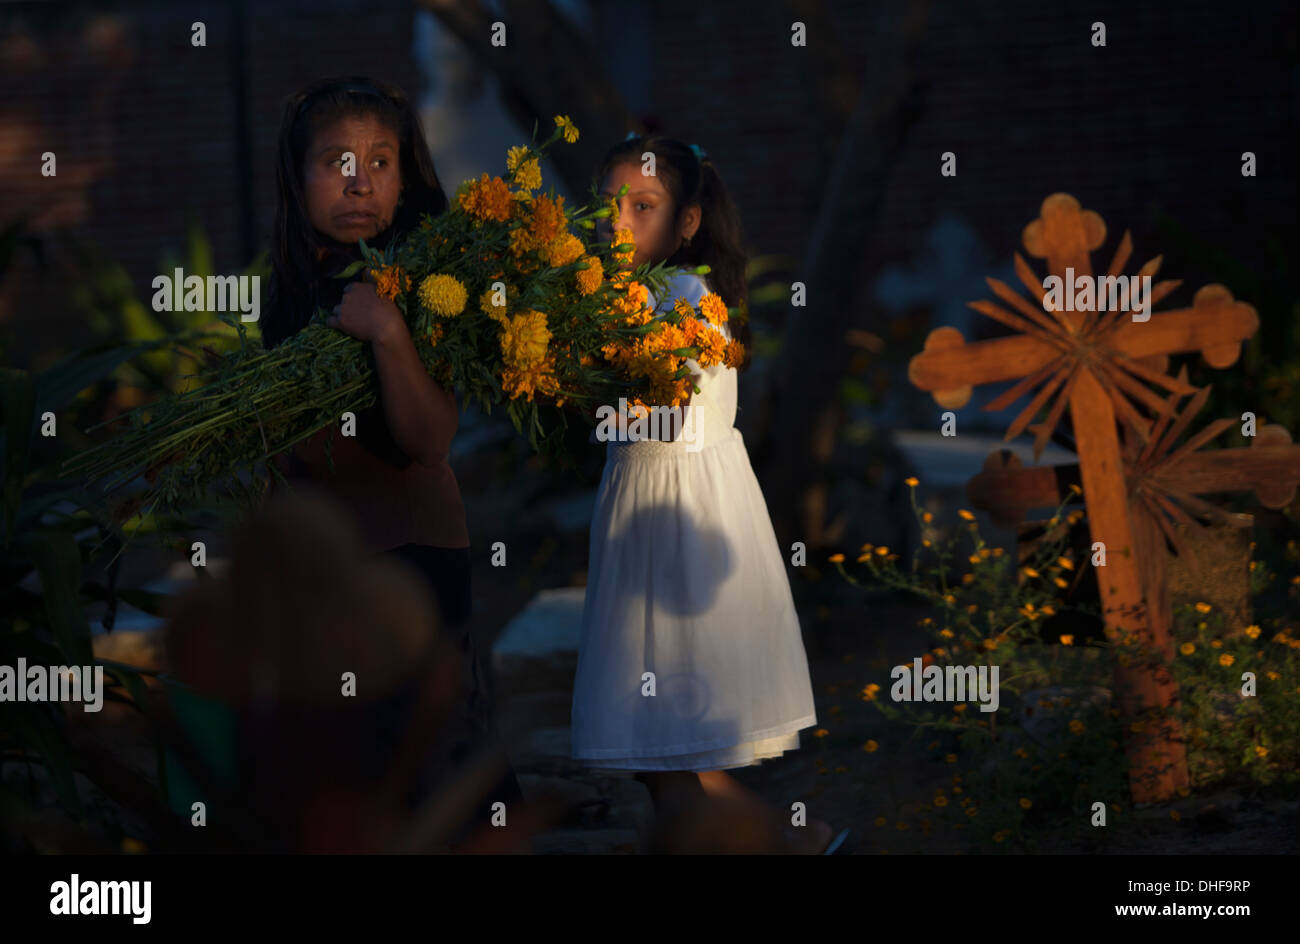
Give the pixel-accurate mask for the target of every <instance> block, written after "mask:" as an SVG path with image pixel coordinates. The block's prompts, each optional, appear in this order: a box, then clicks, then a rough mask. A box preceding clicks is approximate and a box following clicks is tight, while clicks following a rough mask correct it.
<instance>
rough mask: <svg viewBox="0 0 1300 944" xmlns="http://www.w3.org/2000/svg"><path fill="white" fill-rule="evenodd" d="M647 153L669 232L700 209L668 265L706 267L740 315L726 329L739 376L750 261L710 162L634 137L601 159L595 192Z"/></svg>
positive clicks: (671, 142)
mask: <svg viewBox="0 0 1300 944" xmlns="http://www.w3.org/2000/svg"><path fill="white" fill-rule="evenodd" d="M647 151H648V152H650V153H652V154H654V155H655V173H656V174H657V175H658V177H659V179H660V181H661V182H662V183H663V185H664V189H665V190H667V191H668V193H669V195H670V196H671V197H672V199H673V207H674V215H673V226H674V228H675V227H676V226H677V224H678V223H679V222H680V221H681V215H682V213H683V212H685V210H686V208H687V207H689V206H692V205H696V206H698V207H699V208H700V227H699V229H698V230H696V232H695V235H694V236H692V237H691V240H690V243H689V245H687V244H683V245H682V246H681V248H679V249H678V250H677V252H675V253H674V254H673V255H672V256H671V257H669V259H668V260H667V264H668V265H673V266H698V265H707V266H708V267H709V270H710V271H709V274H708V276H707V279H708V281H709V286H710V287H711V288H712V289H713V291H715V292H717V293H718V295H719V296H721V298H722V300H723V301H724V302H726V303H727V307H728V308H739V309H740V317H738V318H733V319H731V322H730V325H729V326H730V328H731V330H732V336H733V337H735V338H736V340H738V341H739V342H740V343H741V344H743V345H744V346H745V360H744V363H742V364H741V365H740V369H741V370H744V369H745V368H747V367H748V366H749V363H750V347H751V344H752V340H753V335H752V333H751V331H750V329H749V290H748V288H747V286H746V284H745V264H746V263H747V262H748V260H749V256H748V253H746V252H745V249H744V248H743V246H742V245H741V233H740V215H739V214H738V213H737V212H736V207H735V204H733V203H732V202H731V197H730V196H728V195H727V188H726V187H725V186H724V185H723V183H722V178H721V177H720V176H718V171H717V168H715V167H714V166H713V161H711V160H709V158H708V155H703V154H701V155H697V153H696V150H695V149H694V148H692V147H691V146H690V145H688V144H684V143H683V142H681V141H678V140H677V139H676V138H669V137H665V136H664V135H660V134H652V135H648V136H644V137H641V136H634V137H630V138H628V139H627V140H625V141H621V142H620V143H618V144H616V145H614V146H613V147H612V148H610V149H609V151H608V152H607V153H606V154H605V159H604V161H602V162H601V165H600V170H599V172H598V173H597V175H596V186H597V188H599V187H600V183H601V181H603V180H604V179H605V176H606V175H607V174H608V173H609V171H610V170H611V168H613V167H614V165H616V164H622V163H635V164H640V163H641V155H642V154H645V153H646V152H647Z"/></svg>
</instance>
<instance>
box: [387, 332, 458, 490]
mask: <svg viewBox="0 0 1300 944" xmlns="http://www.w3.org/2000/svg"><path fill="white" fill-rule="evenodd" d="M370 346H371V349H372V350H373V351H374V353H375V369H376V371H377V372H378V374H379V389H380V401H381V402H382V403H383V406H384V416H385V418H386V419H387V420H388V428H389V429H390V430H392V433H393V439H394V440H396V442H397V444H398V445H399V446H401V447H402V451H404V452H405V453H406V454H407V455H408V456H410V457H411V458H412V459H414V460H415V461H416V462H418V463H420V464H421V465H424V466H434V465H438V464H439V463H442V462H446V461H447V457H448V455H450V453H451V440H452V437H453V436H455V435H456V427H457V426H458V425H459V422H460V417H459V413H458V411H457V409H456V397H455V395H454V394H452V393H449V392H448V391H446V390H443V389H442V387H440V386H438V384H437V383H435V382H434V380H433V378H432V377H430V376H429V375H428V373H427V372H426V371H425V369H424V365H423V364H422V363H421V362H420V355H419V354H417V353H416V351H415V344H414V342H412V340H411V333H410V331H408V330H407V328H406V323H405V322H403V321H402V320H401V319H400V318H399V319H396V320H395V321H393V322H391V324H390V327H389V328H388V330H386V331H384V332H383V333H381V334H379V335H378V336H376V337H375V339H374V340H373V341H372V342H371V345H370Z"/></svg>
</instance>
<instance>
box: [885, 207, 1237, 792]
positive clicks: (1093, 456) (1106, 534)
mask: <svg viewBox="0 0 1300 944" xmlns="http://www.w3.org/2000/svg"><path fill="white" fill-rule="evenodd" d="M1105 237H1106V225H1105V222H1104V221H1103V220H1102V218H1101V217H1100V216H1099V215H1098V214H1097V213H1095V212H1093V211H1091V210H1089V211H1084V210H1083V209H1082V208H1081V207H1080V206H1079V202H1078V200H1076V199H1075V198H1074V197H1072V196H1070V195H1069V194H1066V193H1056V194H1052V195H1051V196H1049V197H1048V198H1047V199H1045V200H1044V201H1043V204H1042V208H1041V211H1040V216H1039V218H1038V219H1036V220H1034V221H1032V222H1031V223H1030V224H1029V225H1028V226H1026V227H1025V230H1024V233H1023V237H1022V241H1023V243H1024V246H1025V249H1026V250H1027V251H1028V253H1029V254H1030V255H1032V256H1034V257H1036V258H1039V259H1046V260H1047V268H1048V271H1049V273H1050V274H1052V275H1055V276H1057V277H1058V278H1061V279H1065V278H1066V275H1067V272H1066V270H1067V269H1072V270H1073V272H1074V273H1075V274H1076V276H1084V277H1091V276H1092V261H1091V255H1090V254H1091V252H1092V251H1093V250H1095V249H1097V248H1098V247H1100V246H1101V244H1102V242H1103V241H1104V240H1105ZM1132 248H1133V247H1132V240H1131V239H1130V237H1129V234H1128V233H1127V232H1125V233H1124V236H1123V238H1122V239H1121V240H1120V243H1119V246H1118V248H1117V249H1116V252H1115V255H1114V257H1113V259H1112V260H1111V264H1110V267H1109V269H1108V272H1107V275H1108V276H1111V277H1114V276H1118V275H1120V274H1121V272H1122V270H1123V269H1124V267H1125V266H1126V265H1127V263H1128V260H1129V256H1130V255H1131V254H1132ZM1160 262H1161V259H1160V257H1159V256H1157V257H1156V258H1154V259H1152V260H1151V261H1149V262H1147V263H1146V264H1145V265H1144V266H1142V267H1141V269H1139V270H1138V277H1139V278H1141V277H1143V276H1152V277H1153V276H1154V275H1155V274H1156V272H1157V271H1158V270H1159V268H1160ZM1015 267H1016V274H1017V275H1018V276H1019V278H1020V281H1021V282H1022V283H1023V284H1024V286H1025V288H1026V289H1027V290H1028V291H1029V294H1030V296H1031V298H1032V299H1033V300H1034V302H1033V303H1031V302H1030V301H1028V300H1026V299H1025V298H1024V297H1023V296H1021V295H1020V294H1018V293H1017V292H1015V291H1014V290H1012V289H1011V288H1010V286H1008V285H1006V284H1004V283H1002V282H1000V281H998V280H997V279H987V280H986V281H987V282H988V284H989V287H990V288H991V289H992V290H993V292H994V294H995V295H997V296H998V298H999V299H1001V300H1002V301H1003V302H1005V303H1006V304H1007V305H1008V306H1010V309H1011V310H1009V309H1008V308H1004V307H1002V306H1001V305H998V304H997V303H996V302H989V301H979V302H971V303H970V304H971V307H973V308H975V309H976V310H977V311H979V312H981V313H983V314H985V315H987V316H989V317H991V318H994V319H995V320H997V321H999V322H1001V323H1002V324H1004V325H1007V326H1008V327H1010V328H1012V329H1013V330H1015V331H1016V332H1018V333H1017V334H1015V335H1012V336H1010V337H1006V338H996V339H993V340H989V341H979V342H976V343H973V344H966V342H965V339H964V338H963V337H962V336H961V334H960V332H958V331H956V330H954V329H952V328H937V329H935V330H934V331H932V332H930V335H929V337H927V338H926V341H925V349H924V350H923V351H922V352H921V353H920V354H918V355H916V356H915V357H914V358H912V360H911V363H910V364H909V365H908V378H909V379H910V380H911V382H912V383H913V385H915V386H916V387H918V388H920V389H922V390H928V391H931V392H932V394H933V395H934V398H935V401H936V402H937V403H939V405H940V406H943V407H948V408H952V409H956V408H959V407H961V406H964V405H965V404H966V402H967V401H968V400H969V399H970V395H971V391H972V388H973V386H974V385H975V384H983V383H994V382H997V381H1002V380H1014V379H1018V380H1019V382H1018V383H1016V384H1015V385H1014V386H1013V387H1012V388H1011V389H1010V390H1008V391H1007V392H1006V393H1005V394H1003V395H1002V396H1000V397H998V398H997V399H995V400H994V401H993V402H992V403H990V404H988V406H986V407H985V409H987V410H999V409H1003V408H1004V407H1006V406H1007V405H1009V404H1010V403H1012V402H1015V401H1016V400H1017V399H1019V398H1020V397H1021V396H1023V395H1025V394H1026V393H1028V392H1029V391H1030V390H1032V389H1034V388H1035V387H1038V388H1039V389H1038V392H1037V393H1036V394H1035V395H1034V397H1033V398H1032V399H1031V400H1030V402H1029V404H1028V405H1027V406H1026V407H1025V409H1024V410H1023V411H1022V412H1021V413H1020V415H1019V416H1017V417H1016V418H1015V420H1013V421H1012V423H1011V426H1010V428H1009V429H1008V430H1007V438H1008V439H1010V438H1012V437H1014V436H1017V435H1019V434H1020V433H1021V432H1022V431H1023V430H1024V429H1026V428H1027V427H1028V428H1031V429H1032V430H1033V431H1034V432H1036V434H1037V435H1036V437H1035V442H1034V452H1035V455H1037V454H1038V453H1040V452H1041V451H1042V447H1043V446H1044V445H1045V444H1046V442H1047V440H1048V439H1049V438H1050V437H1051V434H1052V432H1053V431H1054V430H1055V428H1056V425H1057V423H1059V422H1060V419H1061V416H1062V414H1063V413H1064V411H1065V408H1066V407H1067V406H1068V407H1069V409H1070V418H1071V422H1072V425H1073V428H1074V437H1075V443H1076V450H1077V452H1078V455H1079V460H1080V461H1079V465H1080V473H1081V478H1082V483H1083V498H1084V502H1085V504H1086V506H1087V511H1088V519H1089V523H1090V526H1091V529H1092V536H1093V540H1094V541H1101V542H1102V543H1103V544H1105V546H1106V554H1107V565H1106V566H1105V567H1100V568H1098V569H1097V571H1096V573H1097V585H1098V590H1099V593H1100V596H1101V604H1102V612H1103V618H1104V620H1105V623H1106V632H1107V636H1108V637H1110V638H1112V639H1125V638H1134V639H1136V640H1137V641H1138V643H1139V645H1140V647H1141V648H1142V649H1143V650H1145V651H1146V652H1150V653H1165V652H1170V653H1171V652H1172V640H1171V639H1170V638H1169V633H1168V629H1167V627H1166V628H1165V629H1164V630H1163V632H1162V631H1161V628H1160V627H1159V626H1158V625H1153V624H1152V621H1151V620H1150V618H1149V616H1148V614H1147V612H1146V607H1145V601H1144V594H1143V579H1142V578H1143V568H1144V567H1145V566H1146V565H1145V564H1144V563H1141V562H1140V558H1141V557H1142V556H1144V554H1143V550H1144V548H1145V547H1146V546H1147V541H1146V539H1145V537H1144V538H1143V541H1142V543H1141V544H1139V543H1138V540H1137V536H1136V535H1135V533H1134V527H1133V524H1132V521H1131V519H1130V515H1129V501H1128V494H1127V483H1126V480H1125V476H1124V469H1123V456H1122V454H1121V451H1120V440H1119V430H1118V424H1117V423H1116V419H1117V417H1118V418H1121V419H1123V420H1125V421H1126V422H1127V423H1128V424H1129V426H1130V427H1131V428H1133V429H1134V430H1135V431H1136V432H1137V433H1138V435H1139V437H1149V436H1150V435H1151V433H1152V432H1153V430H1152V426H1151V420H1149V419H1148V418H1147V417H1145V416H1143V415H1142V414H1141V412H1140V411H1139V409H1138V404H1141V405H1142V406H1145V407H1146V408H1147V409H1148V410H1150V411H1151V412H1153V413H1156V414H1164V413H1166V412H1167V411H1168V410H1169V409H1170V401H1169V400H1166V399H1164V398H1162V397H1161V396H1159V395H1158V394H1157V393H1156V392H1155V391H1153V390H1152V389H1151V387H1150V386H1149V385H1150V384H1154V385H1156V386H1159V387H1162V388H1163V389H1164V390H1166V391H1168V392H1170V393H1176V394H1181V395H1186V394H1189V393H1192V392H1193V391H1192V389H1191V388H1190V387H1188V386H1187V385H1186V383H1185V382H1182V381H1179V380H1176V379H1175V378H1173V377H1169V376H1166V375H1165V374H1164V373H1163V371H1164V370H1165V369H1166V365H1167V362H1168V361H1167V359H1168V355H1170V354H1177V353H1182V352H1186V351H1200V352H1201V355H1202V357H1203V358H1204V359H1205V360H1206V362H1208V363H1209V364H1211V365H1212V366H1214V367H1227V366H1230V365H1231V364H1232V363H1233V362H1235V361H1236V359H1237V357H1238V356H1239V353H1240V348H1241V343H1242V342H1243V341H1244V340H1245V339H1247V338H1249V337H1250V336H1251V335H1252V334H1253V333H1254V332H1255V331H1256V329H1257V328H1258V327H1259V318H1258V316H1257V315H1256V313H1255V310H1254V309H1253V308H1252V307H1251V306H1249V305H1246V304H1244V303H1241V302H1236V301H1234V300H1233V298H1232V295H1231V293H1230V292H1229V291H1228V290H1227V289H1226V288H1224V287H1223V286H1219V285H1208V286H1205V287H1204V288H1202V289H1201V290H1200V291H1198V292H1197V293H1196V295H1195V297H1194V299H1193V304H1192V307H1191V308H1184V309H1178V310H1174V311H1168V312H1163V313H1160V314H1154V313H1151V314H1150V316H1149V318H1147V319H1146V320H1141V321H1136V320H1133V318H1132V317H1131V312H1130V311H1129V309H1128V308H1127V307H1125V306H1117V310H1114V311H1067V310H1063V309H1064V307H1065V306H1061V307H1060V308H1058V307H1057V306H1056V305H1049V304H1045V298H1046V294H1047V292H1046V289H1045V288H1044V285H1043V282H1042V280H1040V279H1038V278H1037V276H1035V274H1034V272H1033V270H1032V269H1030V267H1029V264H1028V263H1027V262H1025V261H1024V259H1023V258H1021V256H1020V254H1019V253H1016V254H1015ZM1180 284H1181V282H1180V281H1177V280H1175V281H1163V282H1158V283H1156V284H1155V285H1154V286H1153V288H1152V291H1151V293H1150V295H1149V296H1147V304H1148V306H1154V305H1155V304H1156V303H1158V302H1159V301H1160V300H1161V299H1163V298H1164V297H1165V296H1167V295H1168V294H1169V293H1170V292H1172V291H1173V290H1174V289H1175V288H1177V287H1178V286H1179V285H1180ZM1035 303H1036V304H1035ZM1040 385H1041V386H1040ZM1053 395H1055V401H1054V402H1053V403H1052V404H1051V406H1050V408H1048V412H1047V416H1046V419H1045V420H1044V422H1042V423H1040V424H1037V425H1036V426H1034V427H1030V425H1029V424H1030V421H1031V420H1032V419H1033V418H1034V416H1035V415H1036V414H1037V413H1038V412H1039V410H1041V409H1043V408H1044V407H1046V406H1047V404H1048V401H1049V400H1050V399H1051V398H1052V397H1053ZM1157 634H1159V635H1157ZM1126 663H1127V664H1126ZM1115 689H1116V695H1117V699H1118V701H1119V704H1120V711H1121V713H1122V715H1123V716H1124V717H1125V719H1126V720H1129V721H1130V723H1131V726H1130V727H1129V728H1128V731H1129V738H1128V742H1127V743H1126V746H1125V747H1126V754H1127V756H1128V759H1129V783H1130V789H1131V791H1132V794H1133V799H1134V802H1135V803H1152V802H1157V801H1160V800H1165V799H1168V798H1170V797H1171V796H1173V795H1174V793H1175V792H1176V791H1177V790H1178V789H1179V788H1180V787H1185V786H1187V785H1188V775H1187V756H1186V750H1185V747H1184V744H1183V739H1182V737H1181V730H1180V729H1181V726H1180V725H1179V724H1177V722H1176V720H1174V719H1173V717H1172V714H1171V715H1170V717H1159V716H1160V715H1161V714H1162V713H1163V712H1165V711H1167V710H1168V709H1171V708H1174V707H1176V705H1177V698H1178V687H1177V683H1176V682H1175V681H1174V679H1173V676H1172V674H1171V673H1170V672H1169V671H1168V670H1167V667H1161V666H1158V665H1153V664H1152V663H1150V662H1146V661H1142V660H1139V661H1138V662H1137V663H1133V662H1132V661H1130V660H1125V659H1120V660H1118V661H1117V664H1116V667H1115ZM1153 718H1158V720H1154V721H1153V720H1151V719H1153ZM1137 721H1142V722H1143V725H1142V726H1138V725H1136V724H1133V723H1132V722H1137Z"/></svg>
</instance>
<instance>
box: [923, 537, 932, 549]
mask: <svg viewBox="0 0 1300 944" xmlns="http://www.w3.org/2000/svg"><path fill="white" fill-rule="evenodd" d="M921 546H922V547H929V546H930V539H929V538H922V539H921Z"/></svg>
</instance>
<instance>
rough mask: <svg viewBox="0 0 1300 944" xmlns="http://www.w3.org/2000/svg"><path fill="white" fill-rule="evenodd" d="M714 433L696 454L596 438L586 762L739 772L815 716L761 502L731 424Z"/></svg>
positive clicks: (585, 654) (795, 622) (578, 708)
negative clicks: (601, 448)
mask: <svg viewBox="0 0 1300 944" xmlns="http://www.w3.org/2000/svg"><path fill="white" fill-rule="evenodd" d="M733 373H734V372H733ZM697 402H698V403H699V404H700V405H701V406H709V404H707V402H705V398H704V397H699V398H697ZM709 415H717V414H716V411H711V412H710V414H709ZM714 428H715V434H714V435H713V436H712V437H710V438H709V439H708V440H707V442H706V443H705V444H704V445H703V446H702V448H698V449H695V450H691V449H687V448H685V447H684V446H683V444H682V443H681V442H674V441H665V442H660V441H655V440H642V441H636V442H611V443H609V444H608V446H607V450H608V451H607V456H606V463H605V468H604V471H603V473H602V476H601V482H600V487H599V490H598V492H597V498H596V505H595V510H594V513H593V517H592V523H591V554H590V566H589V568H588V578H587V592H586V603H585V607H584V611H583V623H582V636H581V642H580V646H579V650H578V668H577V675H576V678H575V680H574V693H573V711H572V724H573V756H574V757H575V758H576V759H578V760H581V761H583V762H584V763H585V764H586V765H587V766H590V767H593V768H597V769H600V768H608V769H611V770H697V771H698V770H721V769H726V768H731V767H743V766H748V765H751V764H755V763H758V762H759V761H761V760H764V759H766V758H770V757H777V756H780V755H781V754H782V753H784V752H785V751H788V750H794V749H796V748H798V746H799V731H800V730H801V729H803V728H806V727H810V726H812V725H815V724H816V723H817V716H816V712H815V710H814V707H813V693H812V684H811V680H810V678H809V673H808V661H807V656H806V654H805V651H804V645H803V637H802V634H801V632H800V627H799V619H798V615H797V613H796V611H795V607H794V600H793V598H792V596H791V592H790V583H789V578H788V576H787V574H786V569H785V562H784V558H783V557H782V555H781V552H780V549H779V547H778V546H777V541H776V535H775V533H774V531H773V529H772V523H771V519H770V517H769V516H768V511H767V504H766V502H765V501H764V498H763V494H762V491H761V490H760V488H759V484H758V481H757V479H756V478H755V476H754V472H753V469H752V468H751V466H750V462H749V454H748V452H747V451H746V449H745V444H744V439H743V437H742V435H741V433H740V431H739V430H738V429H736V428H734V427H733V426H731V424H730V423H729V422H727V423H725V424H717V425H715V427H714Z"/></svg>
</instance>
